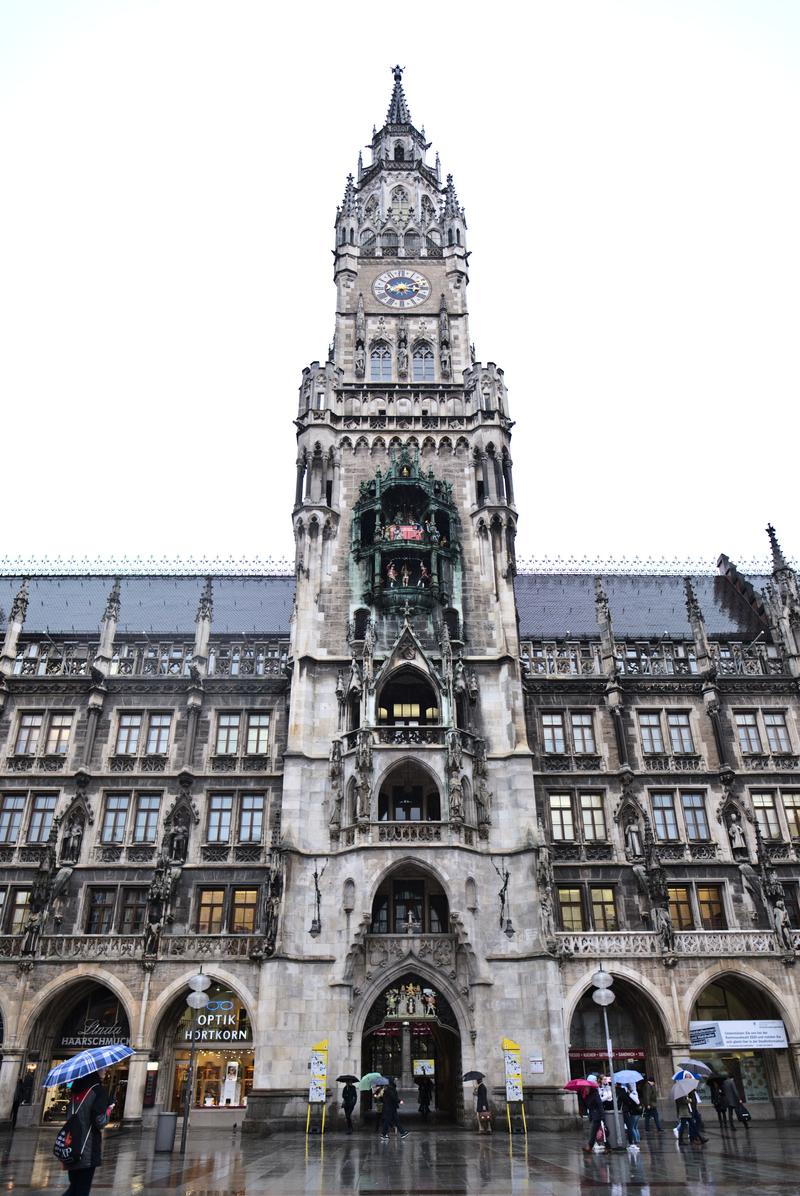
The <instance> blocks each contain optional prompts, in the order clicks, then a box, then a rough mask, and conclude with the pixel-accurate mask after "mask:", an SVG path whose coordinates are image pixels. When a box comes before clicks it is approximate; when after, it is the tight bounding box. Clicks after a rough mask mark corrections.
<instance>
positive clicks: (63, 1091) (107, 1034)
mask: <svg viewBox="0 0 800 1196" xmlns="http://www.w3.org/2000/svg"><path fill="white" fill-rule="evenodd" d="M115 1042H121V1043H125V1044H126V1045H130V1027H129V1025H128V1015H127V1013H126V1011H125V1007H124V1005H123V1004H122V1001H121V1000H120V999H119V997H118V996H117V995H116V993H114V992H112V991H111V989H109V988H107V987H106V985H104V984H100V983H99V982H98V981H96V980H93V979H90V978H87V979H85V980H80V981H77V982H76V983H74V984H72V985H70V986H69V987H67V988H66V989H64V990H62V991H60V992H59V993H58V994H57V996H55V997H53V999H52V1000H51V1001H49V1002H48V1003H47V1005H46V1007H45V1008H44V1009H43V1010H42V1012H41V1013H40V1014H39V1016H38V1018H37V1019H36V1023H35V1025H34V1027H33V1030H32V1032H31V1035H30V1037H29V1039H28V1047H27V1059H28V1062H27V1065H26V1071H27V1074H29V1075H33V1076H34V1087H33V1093H32V1096H33V1099H34V1101H35V1102H36V1103H38V1101H40V1100H41V1102H42V1105H41V1117H42V1120H43V1121H47V1122H55V1121H63V1120H64V1119H65V1117H64V1115H65V1113H66V1109H67V1104H68V1102H69V1094H68V1090H67V1088H66V1085H61V1086H60V1087H58V1088H47V1089H43V1088H42V1087H41V1085H42V1081H43V1080H44V1078H45V1076H46V1075H47V1073H48V1071H49V1070H50V1068H51V1067H54V1066H55V1065H56V1064H57V1063H61V1062H63V1061H64V1060H65V1059H69V1058H71V1056H72V1055H79V1054H80V1052H81V1051H85V1050H86V1049H87V1048H88V1047H95V1046H109V1045H110V1044H111V1043H115ZM107 1083H108V1086H109V1090H110V1092H111V1099H112V1101H113V1102H114V1110H113V1112H112V1115H111V1120H112V1121H122V1119H123V1116H124V1113H125V1094H126V1091H127V1087H128V1064H127V1061H125V1062H122V1063H119V1064H117V1065H116V1066H115V1067H114V1068H113V1070H112V1071H111V1072H110V1073H109V1078H108V1081H107ZM35 1116H36V1110H35V1109H34V1117H35Z"/></svg>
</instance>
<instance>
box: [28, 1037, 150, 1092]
mask: <svg viewBox="0 0 800 1196" xmlns="http://www.w3.org/2000/svg"><path fill="white" fill-rule="evenodd" d="M132 1054H133V1051H132V1050H131V1048H130V1047H129V1046H123V1044H122V1043H121V1042H116V1043H112V1045H111V1046H102V1047H90V1048H89V1050H88V1051H81V1053H80V1055H73V1056H72V1058H71V1059H65V1060H64V1062H63V1063H59V1064H58V1065H57V1066H56V1067H53V1068H51V1070H50V1071H49V1072H48V1073H47V1079H46V1080H45V1082H44V1083H43V1084H42V1087H43V1088H55V1087H56V1086H57V1085H58V1084H69V1083H71V1082H72V1080H77V1079H78V1077H79V1076H90V1075H91V1074H92V1072H93V1071H99V1070H100V1068H101V1067H113V1065H114V1064H115V1063H120V1062H121V1061H122V1060H123V1059H127V1058H128V1056H129V1055H132Z"/></svg>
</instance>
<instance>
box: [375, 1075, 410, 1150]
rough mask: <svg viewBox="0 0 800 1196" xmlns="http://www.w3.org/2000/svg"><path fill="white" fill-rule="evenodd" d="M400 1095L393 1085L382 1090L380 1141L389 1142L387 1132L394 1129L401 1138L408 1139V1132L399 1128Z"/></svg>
mask: <svg viewBox="0 0 800 1196" xmlns="http://www.w3.org/2000/svg"><path fill="white" fill-rule="evenodd" d="M402 1103H403V1102H402V1101H401V1100H400V1095H399V1093H398V1091H397V1089H396V1088H395V1087H394V1085H393V1084H387V1085H386V1087H385V1088H384V1089H383V1120H382V1121H381V1140H382V1141H383V1142H388V1141H389V1130H390V1129H392V1127H394V1128H395V1129H396V1130H397V1132H398V1133H399V1135H400V1137H401V1138H407V1137H408V1130H404V1129H402V1128H401V1126H400V1105H401V1104H402Z"/></svg>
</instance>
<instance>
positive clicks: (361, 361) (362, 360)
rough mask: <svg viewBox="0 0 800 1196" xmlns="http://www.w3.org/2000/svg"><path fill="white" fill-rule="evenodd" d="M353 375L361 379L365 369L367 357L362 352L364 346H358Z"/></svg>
mask: <svg viewBox="0 0 800 1196" xmlns="http://www.w3.org/2000/svg"><path fill="white" fill-rule="evenodd" d="M354 364H355V373H356V378H363V377H364V372H365V370H366V368H367V355H366V353H365V352H364V346H363V345H359V346H358V348H357V349H356V352H355V361H354Z"/></svg>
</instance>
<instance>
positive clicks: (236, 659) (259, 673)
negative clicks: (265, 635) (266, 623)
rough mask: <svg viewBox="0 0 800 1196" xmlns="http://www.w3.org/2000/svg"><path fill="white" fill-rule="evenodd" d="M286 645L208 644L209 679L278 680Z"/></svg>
mask: <svg viewBox="0 0 800 1196" xmlns="http://www.w3.org/2000/svg"><path fill="white" fill-rule="evenodd" d="M288 652H289V644H288V642H287V641H284V640H258V641H254V642H250V641H248V640H242V641H241V642H237V643H220V642H218V641H216V640H212V641H211V646H210V648H209V652H208V675H209V677H280V676H283V674H284V673H285V671H286V658H287V655H288Z"/></svg>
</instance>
